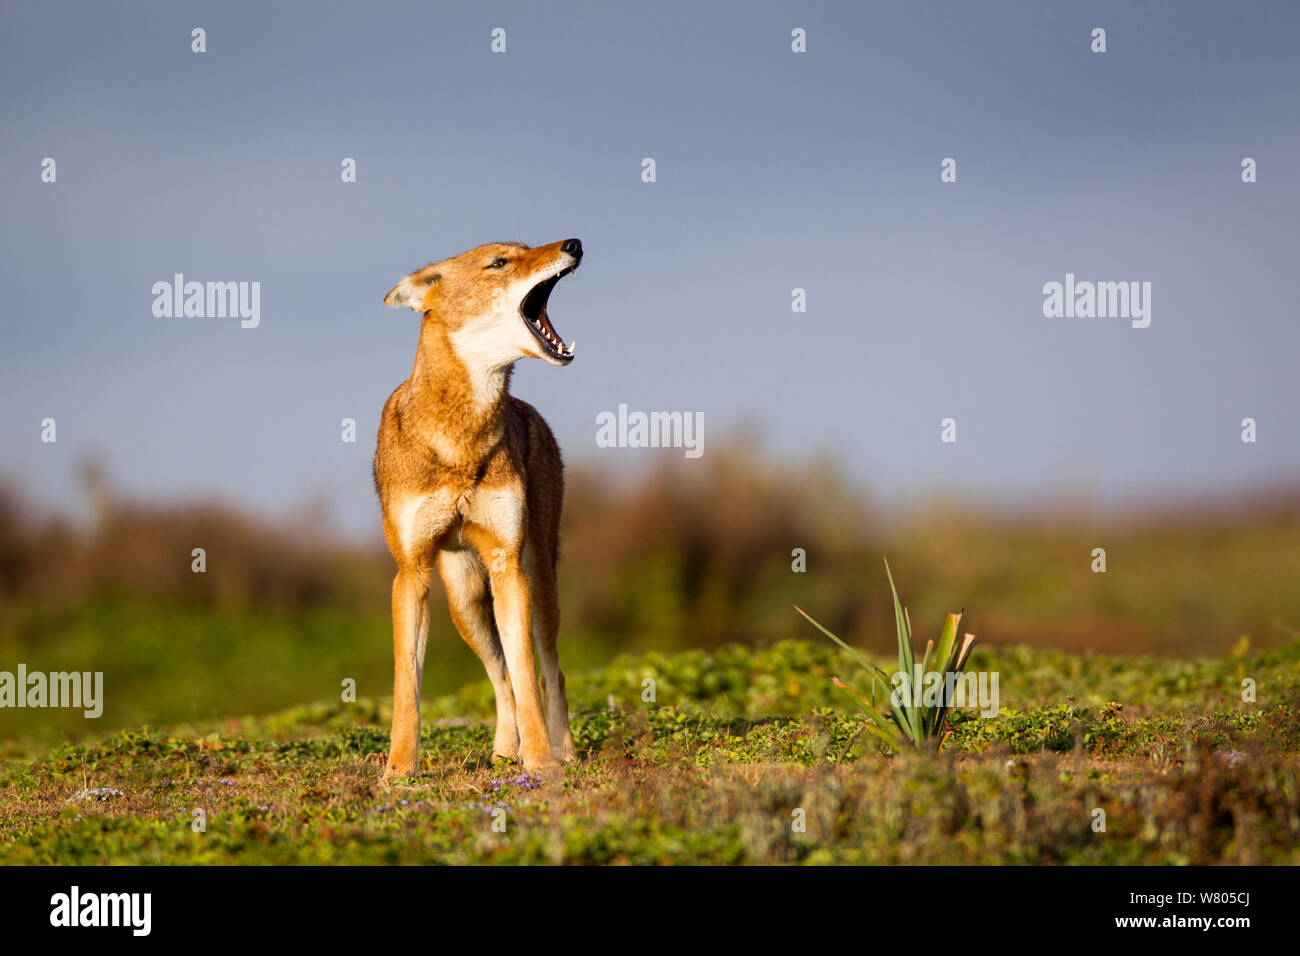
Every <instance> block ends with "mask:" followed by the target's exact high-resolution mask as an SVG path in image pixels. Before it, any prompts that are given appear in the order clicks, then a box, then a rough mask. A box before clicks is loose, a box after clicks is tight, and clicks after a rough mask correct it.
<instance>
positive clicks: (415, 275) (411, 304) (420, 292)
mask: <svg viewBox="0 0 1300 956" xmlns="http://www.w3.org/2000/svg"><path fill="white" fill-rule="evenodd" d="M441 278H442V276H440V275H439V274H438V273H436V272H430V271H429V270H428V269H427V268H426V269H421V270H420V271H419V272H412V273H411V274H410V275H409V276H407V277H406V278H405V279H403V280H402V281H401V282H399V283H397V285H395V286H393V288H392V290H391V291H389V293H388V295H386V296H384V305H386V306H389V307H390V308H394V309H398V308H401V307H402V306H406V307H407V308H408V309H414V310H415V311H416V312H423V311H424V309H423V308H422V306H423V304H424V296H425V294H426V293H428V291H429V286H431V285H433V284H434V283H435V282H437V281H438V280H439V279H441Z"/></svg>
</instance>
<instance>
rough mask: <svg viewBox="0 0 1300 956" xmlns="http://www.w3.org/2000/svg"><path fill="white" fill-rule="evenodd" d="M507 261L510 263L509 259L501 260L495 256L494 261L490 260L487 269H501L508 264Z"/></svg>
mask: <svg viewBox="0 0 1300 956" xmlns="http://www.w3.org/2000/svg"><path fill="white" fill-rule="evenodd" d="M509 261H510V260H509V259H503V258H501V257H500V256H497V257H496V258H495V259H493V260H492V262H491V264H490V265H489V266H488V268H489V269H501V268H503V267H504V266H505V265H506V263H508V262H509Z"/></svg>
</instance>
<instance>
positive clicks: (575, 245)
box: [560, 239, 582, 259]
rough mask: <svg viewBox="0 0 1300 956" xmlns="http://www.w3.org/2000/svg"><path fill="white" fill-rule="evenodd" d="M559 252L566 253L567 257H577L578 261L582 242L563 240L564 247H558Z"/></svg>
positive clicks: (580, 255)
mask: <svg viewBox="0 0 1300 956" xmlns="http://www.w3.org/2000/svg"><path fill="white" fill-rule="evenodd" d="M560 251H561V252H567V253H569V255H571V256H577V257H578V258H579V259H581V258H582V240H581V239H565V240H564V245H562V246H560Z"/></svg>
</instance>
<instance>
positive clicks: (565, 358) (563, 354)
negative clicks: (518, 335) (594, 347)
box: [519, 266, 575, 365]
mask: <svg viewBox="0 0 1300 956" xmlns="http://www.w3.org/2000/svg"><path fill="white" fill-rule="evenodd" d="M574 268H575V267H574V266H569V268H567V269H564V270H563V271H561V272H558V273H556V274H555V275H553V276H551V277H550V278H549V279H545V280H543V281H542V282H539V283H537V285H535V286H533V288H532V290H531V291H530V292H529V293H528V295H526V296H524V301H523V302H521V303H520V305H519V314H520V315H522V316H523V317H524V322H525V323H527V325H528V328H529V330H530V331H531V332H532V333H533V337H534V338H535V339H537V341H538V342H541V343H542V347H543V348H544V349H546V351H547V353H549V355H550V356H551V357H552V358H553V359H556V360H557V361H559V362H561V363H563V364H566V365H567V364H568V363H569V362H572V361H573V345H565V344H564V339H562V338H560V333H559V332H556V331H555V326H553V325H551V320H550V317H549V316H547V314H546V300H547V299H549V298H550V296H551V290H552V289H554V288H555V283H557V282H559V281H560V280H561V279H563V278H564V277H565V276H567V275H568V274H569V273H570V272H572V271H573V270H574Z"/></svg>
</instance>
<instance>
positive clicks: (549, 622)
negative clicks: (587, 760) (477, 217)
mask: <svg viewBox="0 0 1300 956" xmlns="http://www.w3.org/2000/svg"><path fill="white" fill-rule="evenodd" d="M581 261H582V243H581V242H579V241H578V240H577V239H564V240H562V241H560V242H553V243H551V244H550V245H547V246H539V247H538V248H535V249H531V248H529V247H528V246H524V245H520V244H517V243H492V244H489V245H486V246H480V247H479V248H477V249H471V250H470V251H469V252H465V253H462V254H461V255H459V256H456V257H455V258H452V259H446V260H444V261H443V262H438V263H433V264H430V265H428V266H425V267H424V268H423V269H420V270H418V271H416V272H413V273H411V274H410V275H409V276H407V277H406V278H405V279H403V280H402V281H401V282H399V283H398V284H397V285H396V286H395V287H394V288H393V290H392V291H391V292H389V293H388V295H387V296H386V297H385V298H384V303H385V304H386V305H390V306H394V307H401V306H405V307H407V308H410V309H413V310H415V311H416V312H419V313H421V315H422V316H423V318H422V319H421V323H420V343H419V346H418V348H417V349H416V353H415V367H414V369H413V370H412V371H411V377H410V378H408V379H407V380H406V381H405V382H403V383H402V384H401V385H399V386H398V387H397V390H396V391H395V392H393V394H392V396H391V397H390V398H389V399H388V402H387V404H386V405H385V406H384V411H383V416H382V418H381V421H380V424H379V443H378V447H377V449H376V452H375V488H376V490H377V491H378V492H379V500H380V504H381V505H382V508H383V519H384V537H385V538H386V539H387V541H388V547H389V550H390V551H392V553H393V557H394V558H395V559H396V560H397V577H396V578H395V579H394V581H393V656H394V660H395V664H396V667H395V676H394V681H393V736H392V744H391V746H390V748H389V753H388V763H387V766H386V768H385V770H384V778H385V779H392V778H394V777H405V776H411V775H412V774H414V773H415V770H416V753H417V750H418V746H419V737H420V678H421V675H422V673H423V669H424V648H425V641H426V639H427V637H428V629H429V601H428V592H429V584H430V580H431V578H432V576H433V570H434V568H435V567H436V568H437V571H438V575H439V576H440V577H441V578H442V583H443V587H444V588H445V589H446V592H447V603H448V605H449V606H450V609H451V618H452V621H453V622H454V623H455V625H456V628H457V630H459V631H460V634H461V637H463V638H464V639H465V643H467V644H468V645H469V646H470V647H471V648H472V649H473V650H474V652H475V653H476V654H478V656H479V658H480V659H481V660H482V661H483V666H484V667H485V668H487V674H488V677H489V679H491V681H492V688H493V690H494V691H495V693H496V709H497V724H496V737H495V740H494V743H493V757H504V758H520V759H522V761H523V764H524V767H525V768H527V769H528V770H552V769H553V768H556V767H558V765H559V762H560V761H566V762H567V761H571V760H573V759H574V749H573V737H572V735H571V733H570V731H569V704H568V699H567V698H566V696H565V693H564V674H563V673H561V671H560V655H559V650H558V648H557V646H556V637H557V634H558V631H559V626H560V608H559V599H558V593H557V590H556V577H555V565H556V560H557V557H558V544H559V542H558V535H559V527H560V504H561V500H562V498H563V495H564V478H563V466H562V463H561V460H560V450H559V447H558V446H557V445H556V443H555V437H554V436H553V435H552V434H551V430H550V428H549V427H547V424H546V422H545V421H543V419H542V416H541V415H539V414H538V413H537V410H536V409H534V408H533V407H532V406H531V405H528V404H526V403H525V402H521V401H520V400H519V399H517V398H515V397H514V396H512V395H511V394H510V393H509V385H510V375H511V372H512V370H513V368H514V363H515V362H516V361H518V360H519V359H521V358H541V359H545V360H546V361H547V362H550V363H551V364H552V365H561V366H562V365H568V364H569V363H570V362H572V361H573V355H574V347H573V345H572V344H567V345H566V344H565V342H564V340H563V339H562V338H561V337H560V335H559V333H558V332H556V331H555V327H554V326H553V325H551V322H550V318H549V317H548V316H547V314H546V304H547V299H548V297H549V296H550V294H551V290H552V289H553V288H554V287H555V284H556V283H557V282H559V281H560V279H561V278H562V277H563V276H566V275H568V274H569V273H570V272H572V271H573V270H574V269H576V268H577V267H578V263H579V262H581ZM534 641H536V644H537V650H538V653H539V655H540V657H541V677H542V683H541V687H540V688H539V686H538V683H537V678H536V676H535V675H536V670H535V665H534V660H533V643H534ZM543 693H544V694H545V696H546V703H545V709H543V704H542V694H543Z"/></svg>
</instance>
